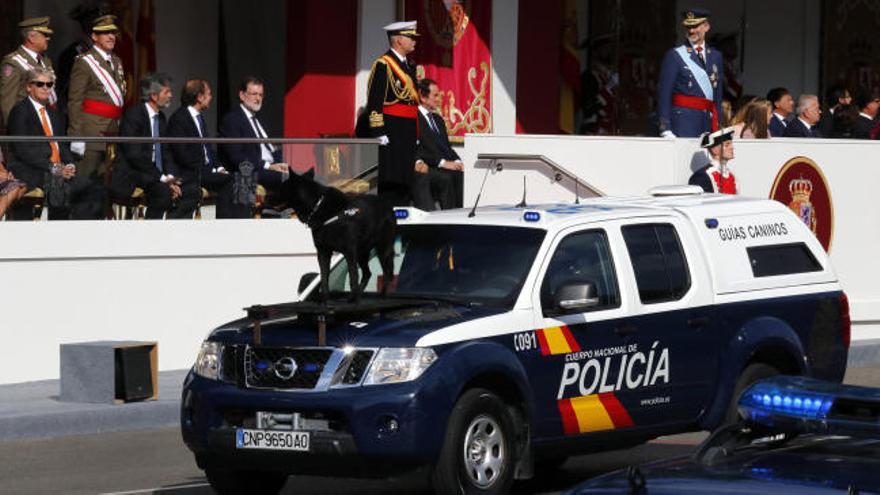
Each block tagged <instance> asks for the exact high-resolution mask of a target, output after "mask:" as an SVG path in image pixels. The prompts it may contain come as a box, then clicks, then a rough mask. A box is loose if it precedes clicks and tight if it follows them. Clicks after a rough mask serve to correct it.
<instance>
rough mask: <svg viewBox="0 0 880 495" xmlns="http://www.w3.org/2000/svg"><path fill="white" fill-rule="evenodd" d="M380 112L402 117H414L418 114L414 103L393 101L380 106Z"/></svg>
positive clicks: (417, 108)
mask: <svg viewBox="0 0 880 495" xmlns="http://www.w3.org/2000/svg"><path fill="white" fill-rule="evenodd" d="M382 113H384V114H385V115H393V116H395V117H400V118H403V119H414V118H416V117H418V116H419V107H417V106H415V105H406V104H403V103H395V104H394V105H385V106H384V107H382Z"/></svg>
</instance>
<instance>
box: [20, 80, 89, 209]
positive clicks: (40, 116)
mask: <svg viewBox="0 0 880 495" xmlns="http://www.w3.org/2000/svg"><path fill="white" fill-rule="evenodd" d="M54 85H55V74H54V73H53V72H52V71H51V70H48V69H43V68H42V67H37V68H34V69H32V70H31V71H29V72H28V73H27V95H28V96H27V98H24V99H22V100H20V101H19V102H18V103H17V104H15V106H13V107H12V111H11V112H10V113H9V121H8V127H7V129H8V131H9V135H10V136H63V135H64V134H65V129H66V125H65V123H64V119H63V118H62V117H61V116H60V115H59V114H58V113H57V112H55V111H54V110H53V109H52V108H49V107H48V105H49V95H50V94H51V92H52V87H53V86H54ZM8 165H9V170H10V171H12V173H13V174H14V175H15V177H17V178H18V179H20V180H22V181H24V182H25V183H26V184H27V187H28V189H34V188H38V187H39V188H42V189H43V190H44V191H46V196H47V197H46V203H47V204H48V205H49V219H50V220H66V219H74V220H92V219H99V218H101V217H102V216H103V212H102V205H101V203H102V201H101V195H102V191H101V189H100V187H99V186H97V185H94V184H93V183H92V182H91V181H90V180H88V179H87V178H84V177H79V176H77V174H76V167H75V166H74V165H73V155H71V153H70V146H69V145H68V143H59V142H57V141H42V142H28V143H24V142H13V143H12V144H11V145H10V146H9V164H8ZM12 213H13V215H12V216H13V217H14V218H15V219H18V220H29V219H30V218H31V216H30V212H29V211H28V212H24V211H19V209H18V208H15V207H14V208H13V212H12Z"/></svg>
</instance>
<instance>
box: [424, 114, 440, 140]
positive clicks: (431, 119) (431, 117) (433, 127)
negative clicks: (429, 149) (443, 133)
mask: <svg viewBox="0 0 880 495" xmlns="http://www.w3.org/2000/svg"><path fill="white" fill-rule="evenodd" d="M427 117H428V125H429V126H430V127H431V130H432V131H434V132H436V133H437V134H438V135H439V134H440V130H439V129H437V123H436V122H434V115H432V114H431V113H430V112H429V113H428V115H427Z"/></svg>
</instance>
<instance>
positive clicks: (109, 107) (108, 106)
mask: <svg viewBox="0 0 880 495" xmlns="http://www.w3.org/2000/svg"><path fill="white" fill-rule="evenodd" d="M82 111H83V112H85V113H88V114H91V115H97V116H98V117H105V118H108V119H114V120H116V119H118V118H119V117H122V107H117V106H116V105H114V104H112V103H104V102H103V101H98V100H91V99H89V98H86V99H84V100H83V103H82Z"/></svg>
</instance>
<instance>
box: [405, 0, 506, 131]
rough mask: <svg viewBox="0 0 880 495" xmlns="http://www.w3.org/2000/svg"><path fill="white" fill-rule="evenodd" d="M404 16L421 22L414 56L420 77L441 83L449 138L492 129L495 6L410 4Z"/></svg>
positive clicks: (445, 1)
mask: <svg viewBox="0 0 880 495" xmlns="http://www.w3.org/2000/svg"><path fill="white" fill-rule="evenodd" d="M403 17H404V18H405V19H406V20H417V21H418V30H419V34H421V37H419V39H418V42H417V44H416V51H415V53H413V55H411V57H412V58H413V60H415V61H416V63H417V64H418V65H419V69H418V74H419V77H427V78H430V79H433V80H435V81H437V85H438V86H439V87H440V90H441V91H442V92H443V104H442V112H441V113H442V115H443V118H444V119H445V120H446V127H447V129H449V135H450V136H464V135H465V134H467V133H485V132H491V131H492V105H491V102H492V51H491V46H490V45H491V42H490V40H491V39H492V31H491V30H492V2H491V1H490V0H406V2H405V4H404V12H403Z"/></svg>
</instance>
